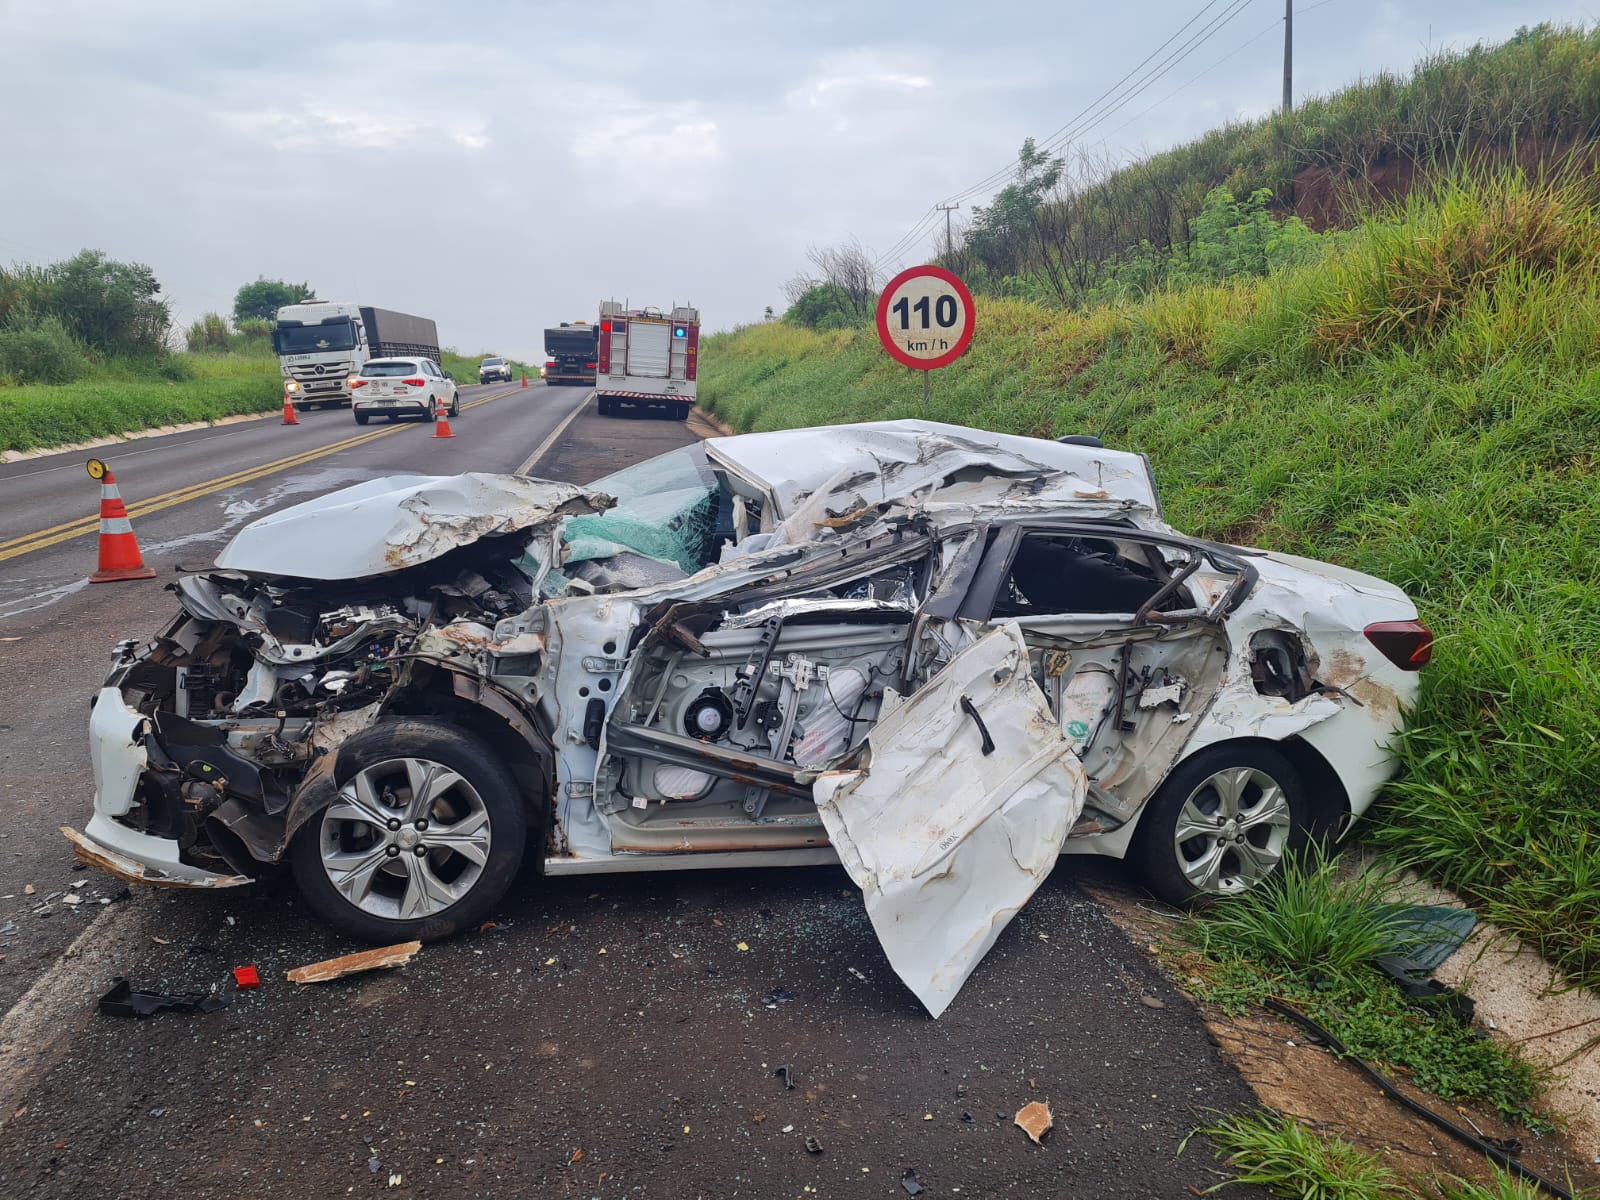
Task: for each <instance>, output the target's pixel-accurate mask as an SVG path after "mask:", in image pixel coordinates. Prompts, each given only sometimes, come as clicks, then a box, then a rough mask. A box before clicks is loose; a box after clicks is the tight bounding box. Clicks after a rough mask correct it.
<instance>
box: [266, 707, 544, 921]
mask: <svg viewBox="0 0 1600 1200" xmlns="http://www.w3.org/2000/svg"><path fill="white" fill-rule="evenodd" d="M337 778H338V781H339V784H340V788H339V794H338V796H337V798H336V799H335V800H334V801H333V803H332V804H330V805H329V806H328V807H327V808H325V809H323V810H322V811H321V812H319V813H317V814H316V815H315V816H314V817H312V818H311V819H310V820H309V821H307V822H306V824H305V825H304V826H303V827H302V828H301V829H300V831H299V833H298V834H297V835H296V837H295V840H294V843H293V845H292V846H291V847H290V850H289V859H290V866H291V867H292V869H293V871H294V877H295V882H296V883H297V884H298V885H299V887H300V891H301V892H302V893H303V894H304V896H305V899H306V904H307V905H308V906H309V907H310V908H311V910H312V911H313V912H315V913H316V914H317V916H319V917H321V918H322V919H323V920H325V921H326V922H328V924H330V925H332V926H333V927H334V928H335V929H338V930H339V931H340V932H341V933H345V934H347V935H349V936H350V937H354V938H359V939H361V940H362V941H367V942H374V943H377V944H380V945H382V944H388V943H392V942H403V941H409V940H411V939H413V938H419V939H421V940H423V941H430V940H433V939H435V938H442V937H448V936H450V935H451V934H453V933H457V932H459V931H460V930H462V929H466V928H469V927H470V926H472V925H474V924H476V923H477V922H478V921H480V920H482V918H483V917H484V915H485V914H486V913H487V912H488V911H489V910H490V909H491V908H492V907H494V905H495V904H496V903H497V902H498V901H499V900H500V898H501V897H502V896H504V895H505V893H506V889H507V888H509V887H510V886H511V883H512V881H513V880H514V879H515V878H516V875H517V870H518V868H519V867H520V866H521V865H522V856H523V849H524V846H525V844H526V842H527V813H526V810H525V808H524V806H523V803H522V799H521V797H520V796H519V794H518V792H517V785H516V782H515V780H514V779H513V778H512V775H511V773H510V770H509V769H508V768H507V767H506V765H505V764H504V763H503V762H501V761H500V760H499V758H498V757H496V755H495V753H494V751H493V750H492V749H490V748H489V747H488V746H487V745H485V744H484V743H483V742H481V741H480V740H478V739H477V738H475V737H473V736H471V735H470V734H467V733H464V732H462V731H461V730H459V729H456V728H454V727H452V726H448V725H444V724H442V723H440V722H436V721H428V720H420V719H411V718H406V719H401V720H396V721H390V722H385V723H383V724H379V725H375V726H373V727H371V728H370V729H366V730H363V731H362V732H361V733H358V734H356V735H354V736H353V737H351V738H350V739H349V740H348V741H346V742H345V743H344V744H343V745H342V746H341V747H340V748H339V761H338V776H337Z"/></svg>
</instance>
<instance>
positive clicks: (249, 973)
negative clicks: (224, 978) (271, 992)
mask: <svg viewBox="0 0 1600 1200" xmlns="http://www.w3.org/2000/svg"><path fill="white" fill-rule="evenodd" d="M233 981H234V982H235V983H236V984H238V985H239V986H240V987H241V988H258V987H260V986H261V972H259V971H258V970H256V968H255V967H253V966H251V967H235V968H234V969H233Z"/></svg>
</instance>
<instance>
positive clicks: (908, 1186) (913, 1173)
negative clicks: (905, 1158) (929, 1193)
mask: <svg viewBox="0 0 1600 1200" xmlns="http://www.w3.org/2000/svg"><path fill="white" fill-rule="evenodd" d="M900 1186H901V1187H903V1188H905V1190H906V1194H907V1195H911V1196H917V1195H921V1193H922V1180H920V1179H918V1178H917V1169H916V1168H915V1167H907V1168H906V1173H905V1174H904V1175H902V1176H900Z"/></svg>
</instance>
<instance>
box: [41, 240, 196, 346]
mask: <svg viewBox="0 0 1600 1200" xmlns="http://www.w3.org/2000/svg"><path fill="white" fill-rule="evenodd" d="M45 275H46V277H47V280H46V285H45V286H46V290H47V292H48V302H47V304H48V308H49V310H50V311H53V312H55V313H56V314H57V315H58V316H59V317H60V318H61V320H62V322H63V323H64V324H65V325H66V326H67V328H68V329H70V330H71V331H72V332H73V334H75V335H76V336H77V337H78V338H80V339H81V340H82V341H83V342H84V343H86V344H87V345H89V346H92V347H94V348H95V349H97V350H102V351H105V352H106V353H108V354H159V353H161V351H162V350H164V349H165V348H166V338H167V328H168V326H169V325H170V324H171V323H172V312H171V310H170V309H169V308H168V307H167V302H166V301H165V300H159V299H157V297H158V296H159V295H160V293H161V284H160V283H159V282H158V281H157V280H156V276H155V272H154V271H152V270H151V269H150V268H149V267H147V266H145V265H144V264H143V263H123V262H117V261H116V260H115V259H111V258H107V257H106V256H105V254H104V253H102V252H101V251H99V250H81V251H79V252H78V253H77V254H76V255H74V256H73V257H72V258H69V259H67V261H66V262H61V263H55V264H53V265H51V266H50V267H48V268H46V270H45Z"/></svg>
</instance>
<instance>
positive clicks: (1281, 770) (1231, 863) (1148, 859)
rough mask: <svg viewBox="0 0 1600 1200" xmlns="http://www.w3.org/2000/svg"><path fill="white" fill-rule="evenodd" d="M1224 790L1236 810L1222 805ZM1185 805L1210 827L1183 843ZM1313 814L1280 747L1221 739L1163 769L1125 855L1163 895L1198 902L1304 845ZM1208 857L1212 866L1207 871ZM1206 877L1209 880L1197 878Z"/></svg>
mask: <svg viewBox="0 0 1600 1200" xmlns="http://www.w3.org/2000/svg"><path fill="white" fill-rule="evenodd" d="M1234 781H1237V784H1236V785H1235V783H1234ZM1274 790H1275V793H1276V794H1274ZM1229 792H1232V793H1234V799H1233V802H1232V803H1233V807H1234V808H1235V810H1236V812H1237V817H1236V818H1230V816H1229V814H1228V812H1227V809H1228V807H1229V801H1228V798H1227V793H1229ZM1191 800H1192V801H1193V802H1194V803H1193V807H1192V808H1190V802H1191ZM1186 808H1190V811H1189V813H1188V819H1189V820H1190V821H1195V820H1196V819H1198V820H1200V821H1201V822H1202V823H1204V824H1205V825H1206V826H1207V827H1208V828H1207V829H1206V830H1205V831H1203V832H1198V833H1196V834H1195V835H1194V836H1192V837H1189V838H1186V839H1185V840H1184V841H1183V842H1182V843H1180V842H1179V841H1178V819H1179V816H1180V815H1181V814H1184V812H1185V809H1186ZM1230 820H1231V821H1232V824H1231V825H1230V824H1229V822H1230ZM1311 822H1312V803H1311V797H1310V795H1309V793H1308V792H1307V791H1306V787H1305V784H1304V782H1303V781H1302V780H1301V778H1300V775H1299V772H1297V771H1296V770H1295V769H1294V764H1293V763H1291V762H1290V761H1289V758H1288V756H1287V755H1285V754H1284V753H1283V751H1281V750H1279V749H1277V748H1276V747H1274V746H1271V745H1269V744H1266V743H1263V742H1224V743H1222V744H1221V745H1217V746H1212V747H1210V748H1208V749H1205V750H1202V751H1200V753H1198V754H1196V755H1195V756H1194V757H1192V758H1190V759H1187V760H1185V761H1184V762H1182V763H1179V764H1178V766H1177V768H1176V769H1175V770H1174V771H1173V772H1172V774H1171V775H1169V776H1167V779H1166V782H1164V783H1163V784H1162V785H1161V787H1160V788H1159V789H1157V791H1156V794H1155V795H1154V796H1152V797H1151V799H1150V802H1149V804H1148V805H1146V806H1145V811H1144V813H1143V814H1142V815H1141V816H1140V818H1139V827H1138V829H1137V831H1136V832H1135V833H1134V839H1133V844H1132V846H1131V847H1130V849H1129V853H1128V857H1129V859H1130V860H1132V861H1133V862H1134V864H1135V865H1136V866H1137V867H1138V869H1139V871H1140V873H1141V874H1142V875H1143V876H1144V881H1145V884H1146V886H1148V887H1149V888H1150V890H1151V891H1152V892H1154V893H1155V894H1156V895H1157V896H1160V897H1161V898H1162V899H1163V900H1166V901H1168V902H1170V903H1173V904H1194V903H1203V902H1206V901H1210V900H1215V899H1220V898H1223V897H1225V896H1229V895H1237V894H1239V893H1240V892H1243V891H1247V890H1248V889H1249V888H1251V887H1254V886H1255V885H1257V884H1259V883H1260V882H1262V881H1263V880H1265V879H1266V878H1268V877H1270V876H1271V875H1272V874H1273V873H1274V872H1276V870H1277V868H1278V864H1279V863H1280V862H1281V861H1282V859H1283V858H1284V857H1285V856H1287V855H1290V854H1298V853H1300V852H1302V851H1303V850H1304V849H1305V847H1306V845H1307V844H1308V842H1309V839H1310V830H1311ZM1213 825H1214V827H1215V832H1214V833H1213V832H1211V830H1210V827H1211V826H1213ZM1213 859H1214V860H1215V867H1216V869H1215V871H1214V872H1208V871H1207V867H1208V866H1210V865H1211V863H1212V860H1213ZM1207 878H1209V879H1210V886H1202V884H1203V883H1204V882H1205V881H1206V879H1207Z"/></svg>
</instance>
